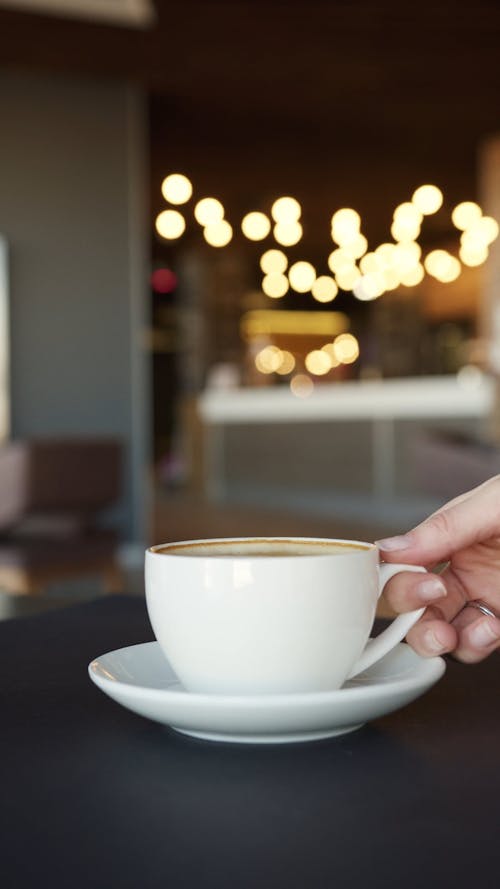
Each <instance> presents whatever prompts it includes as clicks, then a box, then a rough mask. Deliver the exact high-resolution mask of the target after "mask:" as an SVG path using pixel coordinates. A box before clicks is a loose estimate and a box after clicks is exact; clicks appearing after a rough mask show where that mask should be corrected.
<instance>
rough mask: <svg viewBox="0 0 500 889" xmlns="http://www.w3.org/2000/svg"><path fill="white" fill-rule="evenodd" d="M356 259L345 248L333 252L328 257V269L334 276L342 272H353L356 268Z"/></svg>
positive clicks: (338, 248)
mask: <svg viewBox="0 0 500 889" xmlns="http://www.w3.org/2000/svg"><path fill="white" fill-rule="evenodd" d="M354 265H355V263H354V259H353V258H352V256H350V255H349V253H348V252H347V250H345V249H344V248H343V247H337V249H336V250H332V252H331V253H330V256H329V257H328V268H329V269H330V271H331V272H333V273H334V274H337V273H338V272H342V271H351V270H352V269H353V268H354Z"/></svg>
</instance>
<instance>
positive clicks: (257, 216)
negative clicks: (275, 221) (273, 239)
mask: <svg viewBox="0 0 500 889" xmlns="http://www.w3.org/2000/svg"><path fill="white" fill-rule="evenodd" d="M241 230H242V232H243V234H244V235H245V237H246V238H248V240H249V241H263V240H264V238H267V236H268V234H269V232H270V231H271V223H270V221H269V219H268V218H267V216H266V215H265V213H259V212H258V211H257V210H255V211H253V212H252V213H247V214H246V216H244V217H243V219H242V221H241Z"/></svg>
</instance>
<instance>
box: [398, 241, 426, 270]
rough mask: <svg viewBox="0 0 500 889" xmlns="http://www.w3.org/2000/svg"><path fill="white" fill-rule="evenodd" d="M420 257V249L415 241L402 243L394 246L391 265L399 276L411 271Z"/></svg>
mask: <svg viewBox="0 0 500 889" xmlns="http://www.w3.org/2000/svg"><path fill="white" fill-rule="evenodd" d="M421 256H422V248H421V246H420V244H417V242H416V241H403V243H401V244H396V246H395V248H394V250H393V253H392V265H393V267H394V269H395V270H396V271H397V272H398V273H399V274H401V275H403V274H404V273H405V272H409V271H411V269H414V268H415V266H417V265H418V263H419V261H420V257H421Z"/></svg>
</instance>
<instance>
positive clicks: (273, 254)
mask: <svg viewBox="0 0 500 889" xmlns="http://www.w3.org/2000/svg"><path fill="white" fill-rule="evenodd" d="M260 267H261V269H262V271H263V272H264V273H265V274H267V275H270V274H273V273H277V274H283V272H286V270H287V268H288V259H287V257H286V256H285V254H284V253H283V251H282V250H266V252H265V253H263V254H262V256H261V257H260Z"/></svg>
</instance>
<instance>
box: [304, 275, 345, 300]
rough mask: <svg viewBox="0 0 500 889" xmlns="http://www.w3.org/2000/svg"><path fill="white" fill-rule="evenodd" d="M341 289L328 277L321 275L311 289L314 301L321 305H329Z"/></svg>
mask: <svg viewBox="0 0 500 889" xmlns="http://www.w3.org/2000/svg"><path fill="white" fill-rule="evenodd" d="M338 291H339V289H338V287H337V285H336V283H335V281H334V280H333V278H330V277H329V276H328V275H320V276H319V278H316V280H315V282H314V284H313V285H312V288H311V293H312V295H313V297H314V299H315V300H316V301H317V302H319V303H329V302H331V301H332V300H333V299H335V297H336V296H337V293H338Z"/></svg>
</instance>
